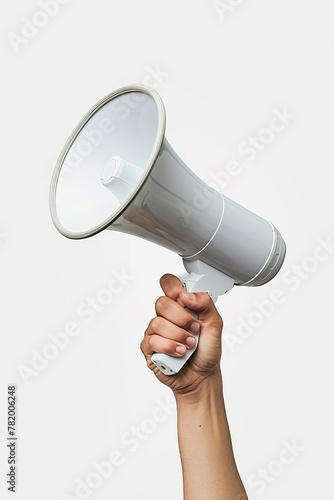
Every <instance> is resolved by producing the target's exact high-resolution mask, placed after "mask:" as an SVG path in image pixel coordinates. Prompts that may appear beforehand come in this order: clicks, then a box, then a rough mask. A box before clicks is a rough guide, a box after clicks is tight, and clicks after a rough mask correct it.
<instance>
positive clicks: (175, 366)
mask: <svg viewBox="0 0 334 500" xmlns="http://www.w3.org/2000/svg"><path fill="white" fill-rule="evenodd" d="M181 279H182V277H181ZM183 288H184V289H185V290H187V283H186V281H185V280H183ZM185 309H186V310H187V311H189V312H190V313H191V314H192V315H193V316H194V318H195V319H198V313H197V312H196V311H192V310H191V309H189V308H188V307H186V308H185ZM194 337H195V339H196V344H195V346H194V347H192V348H191V349H188V348H187V352H186V353H185V354H184V355H183V356H182V357H180V358H176V357H174V356H170V355H169V354H163V353H157V352H156V353H154V354H153V356H152V357H151V360H152V361H153V363H154V364H155V365H156V366H157V367H158V368H159V369H160V371H162V373H164V374H165V375H176V374H177V373H178V372H179V371H180V370H181V368H182V367H183V366H184V364H185V363H186V362H187V361H188V359H189V358H190V356H191V355H192V354H193V353H194V352H195V351H196V349H197V346H198V341H199V333H197V334H196V335H194Z"/></svg>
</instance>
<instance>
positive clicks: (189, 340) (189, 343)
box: [186, 337, 196, 347]
mask: <svg viewBox="0 0 334 500" xmlns="http://www.w3.org/2000/svg"><path fill="white" fill-rule="evenodd" d="M186 344H187V346H188V347H195V345H196V339H195V338H194V337H188V338H187V340H186Z"/></svg>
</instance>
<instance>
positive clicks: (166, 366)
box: [151, 260, 234, 375]
mask: <svg viewBox="0 0 334 500" xmlns="http://www.w3.org/2000/svg"><path fill="white" fill-rule="evenodd" d="M183 262H184V265H185V267H186V269H187V271H188V273H186V274H183V275H182V276H179V278H180V280H181V282H182V283H183V287H184V288H185V290H187V291H188V292H207V293H209V294H210V296H211V298H212V300H213V301H214V302H216V300H217V298H218V295H223V294H224V293H226V292H227V291H228V290H231V288H233V285H234V280H233V278H231V277H230V276H227V275H226V274H224V273H221V272H220V271H218V270H217V269H215V268H213V267H211V266H209V265H208V264H205V263H204V262H202V261H200V260H196V261H189V262H187V261H185V260H184V261H183ZM209 290H210V291H209ZM187 310H188V311H189V312H190V313H191V314H192V315H193V316H194V317H195V318H196V319H198V313H197V312H195V311H191V310H190V309H188V308H187ZM195 337H196V345H195V346H194V347H192V348H191V349H187V352H186V353H185V354H184V356H181V357H174V356H170V355H169V354H163V353H154V354H153V356H152V357H151V360H152V361H153V363H154V364H155V365H156V366H157V367H158V368H159V369H160V370H161V371H162V372H163V373H164V374H165V375H176V374H177V373H178V372H179V371H180V370H181V368H182V367H183V366H184V364H185V363H186V362H187V361H188V359H189V358H190V356H191V355H192V354H193V353H194V352H195V351H196V349H197V346H198V342H199V334H197V335H195Z"/></svg>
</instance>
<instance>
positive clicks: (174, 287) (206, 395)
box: [141, 274, 247, 500]
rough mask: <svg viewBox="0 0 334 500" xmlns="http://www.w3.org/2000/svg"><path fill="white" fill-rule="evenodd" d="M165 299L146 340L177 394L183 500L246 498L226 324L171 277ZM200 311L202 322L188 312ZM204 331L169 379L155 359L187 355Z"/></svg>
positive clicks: (147, 351) (203, 297) (165, 281)
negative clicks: (226, 376) (233, 432)
mask: <svg viewBox="0 0 334 500" xmlns="http://www.w3.org/2000/svg"><path fill="white" fill-rule="evenodd" d="M160 284H161V287H162V289H163V291H164V293H165V296H162V297H160V298H159V299H158V300H157V301H156V304H155V309H156V314H157V316H156V317H155V318H153V319H152V320H151V321H150V323H149V325H148V327H147V329H146V331H145V334H144V339H143V340H142V342H141V350H142V352H143V354H144V356H145V358H146V362H147V365H148V367H149V368H150V369H151V370H152V371H153V372H154V374H155V375H156V377H157V378H158V380H159V381H160V382H162V383H163V384H165V385H167V386H168V387H170V389H171V390H172V391H173V393H174V396H175V399H176V406H177V419H178V441H179V449H180V457H181V463H182V472H183V492H184V500H203V499H206V500H247V494H246V491H245V489H244V486H243V484H242V481H241V479H240V476H239V473H238V470H237V466H236V463H235V459H234V454H233V448H232V442H231V437H230V431H229V426H228V421H227V417H226V412H225V405H224V398H223V383H222V374H221V369H220V359H221V355H222V341H221V333H222V328H223V321H222V318H221V317H220V315H219V314H218V312H217V309H216V307H215V305H214V303H213V302H212V300H211V298H210V297H209V295H208V294H207V293H195V294H194V293H188V292H185V291H184V290H183V288H182V284H181V282H180V280H179V279H178V278H177V277H176V276H173V275H171V274H166V275H164V276H163V277H162V278H161V280H160ZM185 307H187V308H189V309H190V310H193V311H196V312H197V313H198V320H195V319H194V317H193V316H192V314H191V313H190V312H189V311H187V310H186V309H185ZM199 328H200V332H201V334H200V342H199V345H198V348H197V350H196V351H195V353H194V354H193V356H192V357H191V358H190V360H189V361H188V362H187V363H186V364H185V366H184V367H183V368H182V370H181V371H180V372H179V373H178V374H177V375H173V376H167V375H164V374H163V373H162V372H161V371H160V370H159V368H157V367H156V366H155V365H154V363H153V362H152V361H151V356H152V354H153V353H154V352H163V353H166V354H170V355H171V356H176V357H177V356H182V355H183V354H184V352H185V349H187V347H192V346H193V345H194V344H193V343H192V342H194V341H193V340H191V339H194V336H193V333H197V332H198V331H199Z"/></svg>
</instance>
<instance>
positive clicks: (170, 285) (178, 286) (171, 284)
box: [160, 274, 183, 300]
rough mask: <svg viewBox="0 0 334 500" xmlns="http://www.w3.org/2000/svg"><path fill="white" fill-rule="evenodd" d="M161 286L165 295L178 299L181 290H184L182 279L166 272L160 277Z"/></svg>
mask: <svg viewBox="0 0 334 500" xmlns="http://www.w3.org/2000/svg"><path fill="white" fill-rule="evenodd" d="M160 286H161V288H162V289H163V291H164V293H165V295H166V296H167V297H170V298H171V299H173V300H176V299H177V298H178V297H179V295H180V292H181V291H182V290H183V285H182V283H181V281H180V280H179V278H177V277H176V276H174V275H173V274H164V275H163V276H162V277H161V278H160Z"/></svg>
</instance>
